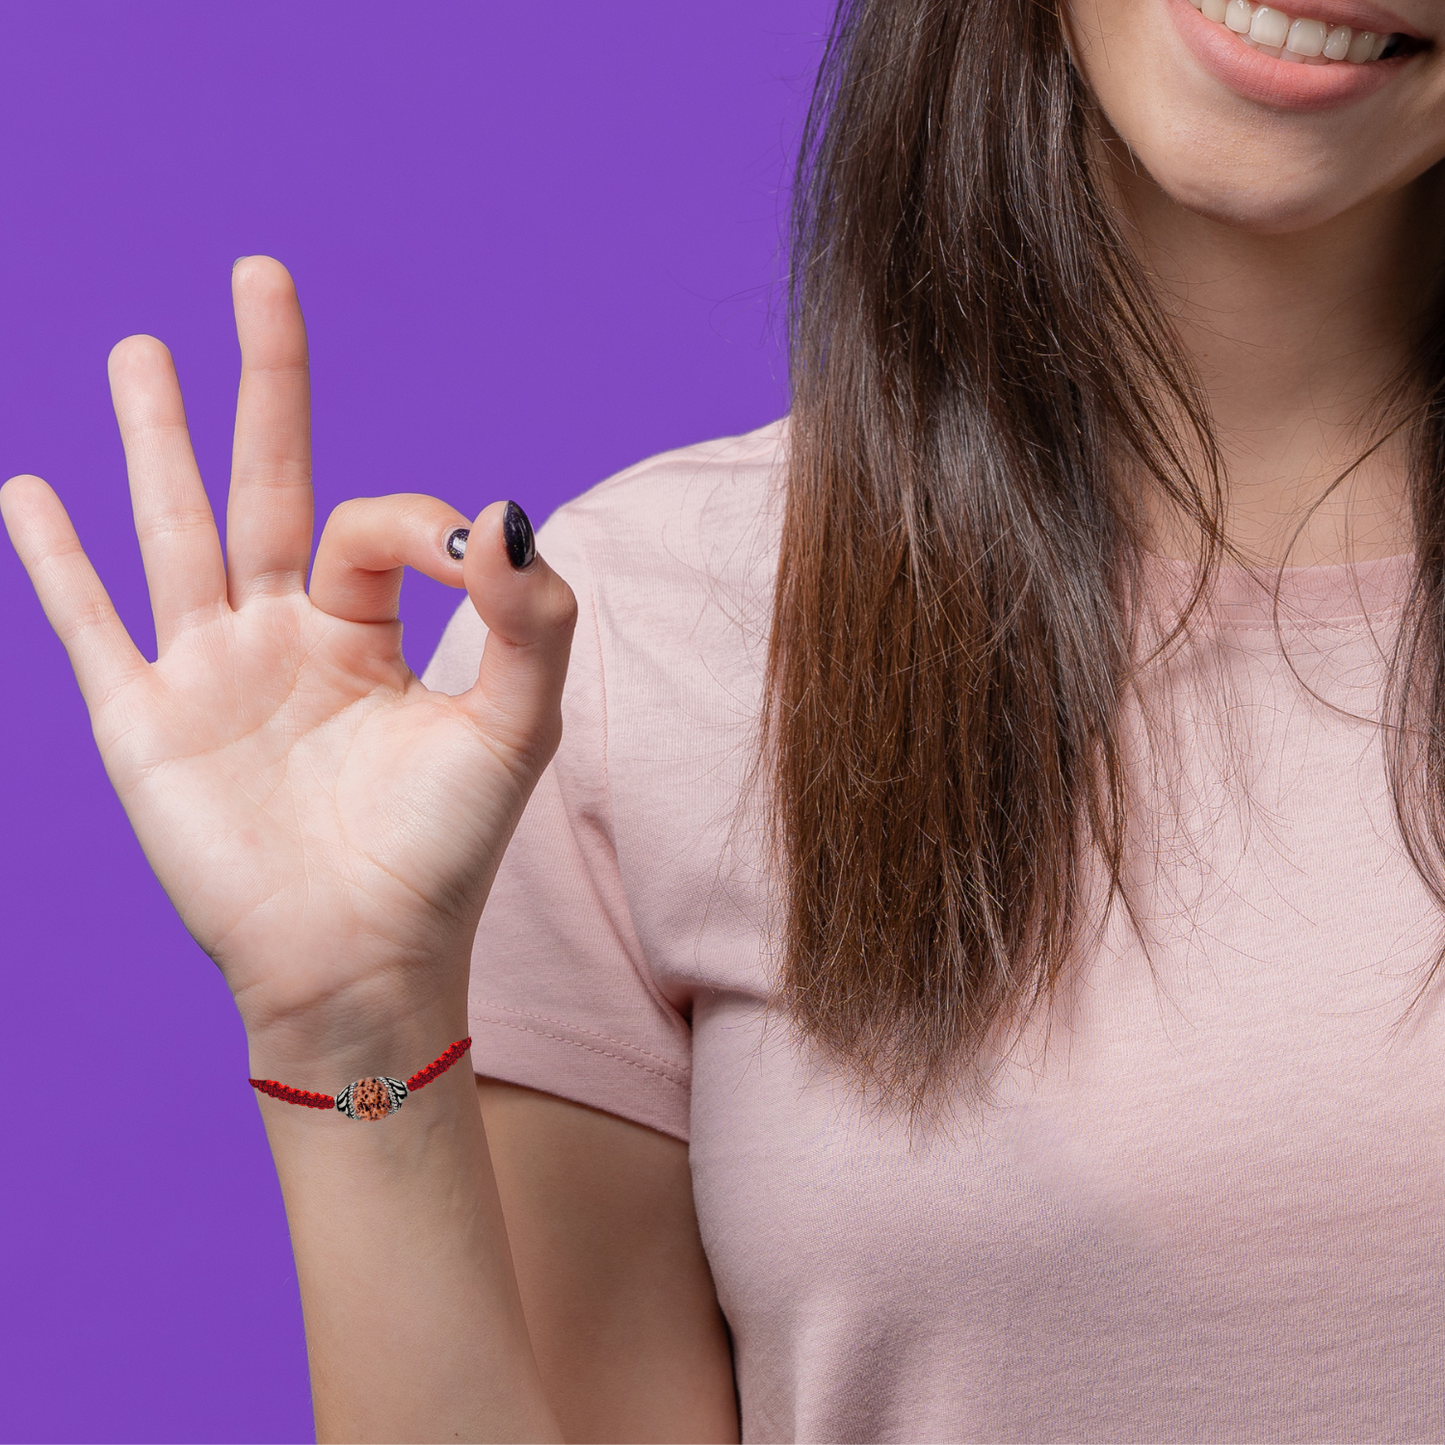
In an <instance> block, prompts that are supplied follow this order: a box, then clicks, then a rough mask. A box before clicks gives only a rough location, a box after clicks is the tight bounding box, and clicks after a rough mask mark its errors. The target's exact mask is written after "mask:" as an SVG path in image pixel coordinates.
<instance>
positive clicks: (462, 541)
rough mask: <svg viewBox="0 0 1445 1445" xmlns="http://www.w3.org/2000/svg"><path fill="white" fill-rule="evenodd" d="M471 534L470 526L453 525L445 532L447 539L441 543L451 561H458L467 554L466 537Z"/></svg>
mask: <svg viewBox="0 0 1445 1445" xmlns="http://www.w3.org/2000/svg"><path fill="white" fill-rule="evenodd" d="M471 535H472V529H471V528H470V527H453V528H452V529H451V531H450V532H448V533H447V539H446V541H445V542H444V543H443V544H442V545H443V546H444V547H445V548H446V549H447V556H448V557H450V558H451V559H452V561H453V562H460V561H461V560H462V558H463V557H465V556H466V555H467V538H468V537H470V536H471Z"/></svg>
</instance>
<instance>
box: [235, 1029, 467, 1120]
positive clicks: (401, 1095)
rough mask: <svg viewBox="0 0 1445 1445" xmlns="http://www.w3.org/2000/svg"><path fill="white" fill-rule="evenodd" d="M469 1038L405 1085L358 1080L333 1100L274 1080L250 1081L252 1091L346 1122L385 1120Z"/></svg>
mask: <svg viewBox="0 0 1445 1445" xmlns="http://www.w3.org/2000/svg"><path fill="white" fill-rule="evenodd" d="M471 1046H472V1041H471V1039H470V1038H465V1039H458V1040H457V1041H456V1043H454V1044H453V1045H452V1046H451V1048H449V1049H448V1050H447V1051H446V1052H445V1053H444V1054H439V1055H438V1056H437V1057H436V1058H435V1059H433V1060H432V1061H431V1063H429V1064H428V1065H427V1066H426V1068H424V1069H418V1070H417V1071H416V1073H414V1074H413V1075H412V1076H411V1078H409V1079H408V1080H407V1081H406V1082H405V1083H403V1082H402V1081H401V1080H400V1079H390V1078H388V1077H387V1076H386V1075H385V1074H380V1075H378V1076H377V1077H376V1078H374V1079H357V1080H356V1082H355V1083H352V1084H348V1085H347V1086H346V1087H345V1088H344V1089H343V1090H342V1091H341V1092H340V1093H339V1094H337V1095H336V1096H335V1098H333V1097H332V1096H331V1095H330V1094H313V1093H312V1092H311V1091H310V1090H309V1089H293V1088H292V1087H291V1085H290V1084H278V1083H277V1082H276V1080H275V1079H252V1080H251V1081H250V1082H251V1087H252V1088H253V1089H255V1090H257V1091H258V1092H259V1093H262V1094H269V1095H270V1096H271V1097H272V1098H273V1099H280V1100H281V1102H282V1103H283V1104H300V1105H301V1106H302V1107H303V1108H306V1109H335V1110H337V1111H338V1112H340V1113H342V1114H345V1115H346V1117H347V1118H348V1119H364V1120H375V1119H385V1118H386V1117H387V1115H388V1114H394V1113H396V1111H397V1110H398V1109H399V1108H401V1106H402V1105H403V1104H404V1103H406V1101H407V1096H408V1095H410V1094H414V1093H415V1092H416V1091H417V1090H418V1089H424V1088H426V1086H427V1085H428V1084H429V1083H431V1081H432V1080H433V1079H437V1078H440V1077H441V1076H442V1075H443V1074H444V1073H446V1071H447V1070H448V1069H449V1068H451V1066H452V1065H453V1064H454V1063H456V1061H457V1060H458V1059H459V1058H461V1056H462V1055H463V1054H464V1053H466V1051H467V1050H468V1049H469V1048H471Z"/></svg>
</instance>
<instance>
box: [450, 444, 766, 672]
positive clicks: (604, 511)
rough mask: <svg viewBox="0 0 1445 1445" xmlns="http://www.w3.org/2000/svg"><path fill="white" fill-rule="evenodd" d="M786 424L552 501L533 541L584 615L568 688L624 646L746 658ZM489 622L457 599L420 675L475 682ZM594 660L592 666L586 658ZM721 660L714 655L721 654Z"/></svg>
mask: <svg viewBox="0 0 1445 1445" xmlns="http://www.w3.org/2000/svg"><path fill="white" fill-rule="evenodd" d="M787 430H788V424H787V421H786V419H784V420H782V421H776V422H773V423H771V424H770V425H768V426H765V427H762V428H760V429H759V430H757V431H754V432H749V433H747V434H746V435H744V436H737V437H723V438H720V439H718V440H716V441H710V442H701V443H699V444H697V445H696V446H690V447H682V448H680V449H679V450H677V451H671V452H664V453H662V454H661V455H660V456H655V457H650V458H649V459H648V460H647V461H644V462H639V463H638V464H637V465H636V466H632V467H629V468H628V469H627V470H626V471H623V472H619V473H618V474H617V475H616V476H614V477H611V478H609V479H608V480H607V481H605V482H599V483H598V484H597V485H596V486H595V487H593V488H591V490H590V491H587V492H584V493H583V494H582V495H581V496H580V497H577V498H575V499H574V500H572V501H570V502H567V503H565V504H564V505H563V506H561V507H559V508H558V509H557V510H556V511H555V512H554V513H553V514H552V516H551V517H550V518H548V520H547V522H546V523H545V525H543V526H542V527H541V528H540V529H539V530H538V536H537V546H538V549H539V550H540V551H541V553H542V555H543V556H544V557H545V558H546V559H547V562H548V564H549V565H550V566H552V567H553V568H554V569H555V570H556V571H557V572H558V573H559V574H560V575H561V576H562V577H563V578H565V579H566V581H567V582H569V583H570V584H571V586H572V589H573V591H574V592H575V593H576V594H577V600H578V604H579V607H580V610H581V616H580V618H579V626H578V636H577V640H576V642H575V643H574V645H573V666H572V670H571V672H570V674H569V692H577V691H580V690H582V689H583V687H584V678H585V675H586V673H587V672H588V670H589V667H593V668H595V667H596V666H600V664H601V662H602V655H603V654H604V653H607V652H613V651H616V650H618V649H621V650H622V651H624V652H627V651H632V652H634V653H635V652H637V651H639V650H641V651H642V652H645V653H651V654H652V655H653V656H654V657H657V656H660V655H662V654H668V653H670V654H671V655H672V657H673V658H674V659H675V660H676V661H678V662H682V663H686V662H688V661H690V660H691V659H693V658H695V657H696V656H697V655H698V649H699V647H700V646H702V645H704V639H703V636H702V634H703V633H704V632H706V633H709V634H710V637H709V641H711V642H712V643H713V644H714V645H716V646H718V647H720V648H721V650H722V651H723V652H724V653H726V654H729V655H731V654H735V653H738V651H739V648H740V647H742V649H743V651H744V652H746V653H747V654H748V658H749V660H748V661H743V660H742V659H741V658H739V662H740V663H741V665H743V666H753V665H754V664H753V662H752V661H751V654H752V652H753V651H755V648H754V647H753V646H752V644H753V643H755V642H756V641H757V640H758V639H759V638H760V637H761V636H762V635H763V634H764V633H765V632H766V627H767V622H766V619H767V618H768V617H769V616H770V615H771V607H772V592H773V580H774V576H775V574H776V571H777V551H778V535H779V532H780V529H781V526H782V516H783V505H784V502H785V482H784V462H785V456H786V449H787ZM485 640H486V629H485V627H484V626H483V625H482V620H481V618H479V617H478V616H477V614H476V611H475V609H474V608H473V607H472V605H471V603H470V601H463V602H462V604H461V606H460V607H459V608H458V609H457V611H456V613H455V614H454V615H453V617H452V620H451V622H450V623H449V624H448V626H447V629H446V632H445V634H444V635H443V637H442V640H441V645H440V646H439V647H438V649H437V651H436V653H435V655H434V656H433V657H432V660H431V664H430V666H429V667H428V668H427V669H426V672H425V674H424V676H423V679H422V680H423V681H424V682H425V683H426V685H427V686H428V687H433V688H439V689H440V690H442V691H444V692H451V693H458V692H463V691H465V690H466V689H467V688H468V687H470V686H471V685H472V683H473V682H475V680H476V669H477V661H478V659H479V658H480V656H481V652H482V646H483V643H484V642H485ZM590 657H595V659H596V661H595V663H592V662H590V661H589V658H590ZM718 661H719V662H721V661H722V659H721V658H719V659H718Z"/></svg>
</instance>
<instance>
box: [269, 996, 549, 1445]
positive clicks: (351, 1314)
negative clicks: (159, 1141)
mask: <svg viewBox="0 0 1445 1445" xmlns="http://www.w3.org/2000/svg"><path fill="white" fill-rule="evenodd" d="M448 1026H452V1027H454V1026H455V1020H448V1021H447V1023H446V1024H439V1025H437V1026H435V1027H431V1028H427V1027H425V1026H424V1025H422V1024H420V1023H418V1021H416V1020H408V1021H407V1022H406V1024H405V1026H404V1028H399V1029H398V1030H397V1031H396V1032H395V1033H394V1034H393V1035H391V1036H390V1037H388V1038H387V1039H386V1040H385V1041H384V1042H383V1041H380V1040H376V1039H372V1040H370V1041H369V1042H368V1044H367V1046H366V1048H365V1049H364V1050H361V1049H358V1050H357V1051H356V1052H355V1053H351V1052H350V1051H348V1055H347V1056H341V1057H337V1056H335V1055H332V1056H330V1057H328V1058H327V1059H326V1060H325V1061H324V1062H316V1061H313V1062H312V1063H311V1064H310V1065H309V1067H308V1069H307V1072H306V1075H305V1077H306V1078H310V1079H318V1080H321V1079H328V1078H334V1080H335V1087H340V1085H342V1084H344V1083H345V1082H347V1081H349V1080H350V1079H352V1078H356V1077H358V1076H366V1075H370V1074H375V1073H378V1072H391V1071H392V1069H389V1068H388V1066H387V1060H389V1059H403V1058H415V1060H416V1064H415V1066H414V1067H419V1066H420V1065H421V1064H423V1063H425V1062H427V1061H428V1059H429V1058H431V1057H434V1056H435V1054H436V1053H437V1052H438V1051H439V1049H440V1048H441V1047H443V1046H445V1044H447V1043H449V1042H451V1040H452V1039H454V1038H455V1037H457V1035H456V1033H454V1032H453V1033H451V1034H449V1035H447V1027H448ZM444 1035H447V1036H446V1037H444ZM378 1049H380V1050H381V1052H382V1054H383V1055H384V1057H381V1058H380V1061H379V1062H378V1053H377V1050H378ZM428 1050H429V1051H430V1052H428ZM363 1052H364V1053H367V1054H369V1055H370V1057H369V1058H368V1059H366V1060H365V1061H363V1060H362V1058H361V1057H359V1056H358V1055H359V1054H361V1053H363ZM253 1062H254V1063H255V1064H257V1065H262V1064H263V1063H264V1062H266V1061H265V1060H264V1058H263V1057H256V1056H255V1055H254V1054H253ZM393 1067H394V1066H393ZM268 1077H282V1075H280V1074H275V1075H268ZM283 1081H284V1082H291V1080H290V1079H283ZM261 1110H262V1114H263V1116H264V1118H265V1121H266V1128H267V1133H268V1135H269V1137H270V1141H271V1148H272V1152H273V1154H274V1156H275V1160H276V1168H277V1172H278V1174H279V1175H280V1179H281V1188H282V1192H283V1194H284V1196H285V1200H286V1212H287V1217H288V1220H289V1222H290V1227H291V1239H292V1246H293V1248H294V1250H295V1253H296V1268H297V1274H298V1277H299V1279H300V1284H301V1301H302V1307H303V1310H304V1312H305V1318H306V1339H307V1349H308V1352H309V1356H310V1363H311V1380H312V1391H313V1399H314V1405H315V1411H316V1425H317V1434H318V1437H319V1438H320V1439H322V1440H453V1439H460V1440H550V1439H560V1434H559V1432H558V1427H557V1424H556V1421H555V1419H554V1417H553V1415H552V1413H551V1411H550V1410H549V1408H548V1406H547V1402H546V1400H545V1399H544V1396H543V1391H542V1386H541V1383H540V1380H539V1378H538V1373H537V1368H536V1364H535V1361H534V1359H533V1354H532V1347H531V1342H530V1340H529V1339H528V1335H527V1329H526V1323H525V1320H524V1318H523V1315H522V1309H521V1304H520V1300H519V1297H518V1293H517V1286H516V1281H515V1278H514V1275H513V1269H512V1260H511V1253H510V1249H509V1246H508V1243H507V1236H506V1231H505V1227H504V1225H503V1222H502V1215H501V1209H500V1206H499V1204H498V1202H497V1191H496V1185H495V1182H494V1180H493V1177H492V1167H491V1160H490V1157H489V1155H488V1151H487V1143H486V1135H485V1132H484V1129H483V1125H482V1120H481V1116H480V1113H479V1111H478V1109H477V1103H476V1095H475V1088H474V1085H473V1082H472V1073H471V1067H470V1060H468V1059H464V1060H462V1062H461V1063H459V1064H458V1065H457V1066H456V1067H454V1068H452V1069H451V1070H449V1071H448V1072H447V1073H445V1074H443V1075H442V1076H441V1077H440V1078H438V1079H436V1080H434V1081H433V1082H431V1083H430V1084H428V1085H427V1087H426V1088H425V1089H424V1090H420V1091H418V1092H417V1093H415V1094H414V1095H412V1096H411V1097H410V1098H409V1099H408V1100H407V1102H406V1104H405V1106H404V1107H403V1109H402V1110H401V1111H400V1112H398V1113H397V1114H395V1115H393V1116H392V1117H391V1118H389V1119H384V1120H382V1121H380V1122H377V1123H359V1122H353V1121H351V1120H349V1119H347V1118H345V1117H344V1116H342V1115H341V1114H339V1113H336V1112H334V1111H330V1112H321V1111H316V1110H312V1109H306V1108H300V1107H297V1106H295V1105H291V1104H286V1103H282V1102H280V1101H277V1100H274V1099H269V1098H265V1097H262V1098H261Z"/></svg>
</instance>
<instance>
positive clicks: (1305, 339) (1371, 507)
mask: <svg viewBox="0 0 1445 1445" xmlns="http://www.w3.org/2000/svg"><path fill="white" fill-rule="evenodd" d="M1284 8H1286V9H1287V10H1289V9H1290V7H1289V6H1285V7H1284ZM1392 9H1393V11H1394V13H1395V14H1396V15H1398V16H1399V18H1400V19H1401V20H1403V21H1404V22H1406V24H1407V25H1408V27H1409V29H1410V30H1411V31H1412V32H1413V33H1415V34H1418V35H1419V36H1420V37H1422V38H1424V39H1425V40H1427V41H1428V42H1430V45H1429V48H1428V49H1427V50H1426V51H1424V52H1423V53H1421V54H1418V55H1415V56H1413V57H1411V58H1410V59H1409V61H1408V62H1407V63H1405V64H1403V65H1402V66H1401V68H1400V73H1399V74H1398V75H1397V76H1396V77H1395V78H1394V79H1393V80H1392V81H1391V82H1390V83H1389V84H1388V85H1386V86H1384V87H1383V88H1382V89H1380V90H1379V91H1377V92H1376V93H1375V94H1374V95H1372V96H1369V97H1367V98H1365V99H1364V100H1361V101H1359V102H1357V103H1355V104H1353V105H1349V106H1345V107H1342V108H1339V109H1335V110H1328V111H1298V110H1285V109H1275V108H1271V107H1269V106H1265V105H1261V104H1258V103H1256V102H1254V101H1250V100H1246V99H1245V98H1243V97H1242V96H1240V95H1238V94H1236V93H1235V92H1234V91H1233V90H1231V89H1230V88H1229V87H1228V86H1226V85H1224V84H1223V83H1221V82H1220V81H1219V80H1217V79H1216V78H1215V77H1214V76H1212V75H1211V74H1209V73H1208V72H1207V71H1206V70H1205V69H1204V68H1203V67H1202V66H1201V65H1200V64H1199V63H1198V62H1197V61H1196V60H1195V58H1194V57H1193V55H1192V54H1191V53H1190V51H1189V49H1188V48H1187V47H1186V46H1185V45H1184V44H1182V43H1181V41H1180V38H1179V34H1178V32H1177V30H1176V28H1175V25H1174V23H1173V21H1172V19H1171V18H1170V15H1169V13H1168V8H1167V0H1072V3H1071V4H1070V5H1069V6H1068V7H1067V10H1066V18H1067V26H1068V32H1069V37H1070V43H1071V47H1072V50H1073V54H1074V58H1075V62H1076V64H1077V65H1078V67H1079V69H1080V70H1081V71H1082V73H1083V75H1084V78H1085V80H1086V82H1087V84H1088V86H1089V89H1090V90H1091V92H1092V93H1093V95H1094V96H1095V98H1096V99H1097V101H1098V103H1099V106H1100V107H1101V109H1102V111H1103V113H1104V116H1105V117H1106V118H1107V125H1108V131H1107V134H1106V135H1105V136H1104V138H1103V141H1102V145H1103V147H1104V152H1105V157H1106V165H1107V171H1108V175H1109V177H1110V179H1111V180H1112V183H1113V185H1114V187H1115V193H1116V196H1117V199H1118V203H1119V206H1120V208H1121V210H1122V211H1123V213H1124V215H1125V217H1126V220H1127V222H1128V227H1129V235H1130V238H1131V240H1132V242H1133V243H1134V245H1135V246H1136V248H1137V250H1138V253H1139V254H1140V256H1141V258H1142V260H1143V261H1144V264H1145V267H1146V269H1147V270H1148V271H1149V272H1150V273H1151V274H1152V276H1153V277H1154V278H1155V280H1156V282H1157V285H1158V290H1159V293H1160V294H1161V296H1162V298H1163V300H1164V303H1165V306H1166V309H1167V310H1168V311H1169V313H1170V315H1171V317H1172V319H1173V320H1174V322H1175V324H1176V326H1177V327H1178V330H1179V334H1180V337H1181V339H1182V341H1183V344H1184V347H1185V350H1186V353H1187V354H1188V355H1189V357H1190V359H1191V360H1192V361H1193V363H1194V365H1195V368H1196V371H1197V374H1198V375H1199V377H1200V379H1201V380H1202V382H1203V384H1204V386H1205V389H1206V391H1207V393H1208V396H1209V401H1210V405H1211V407H1212V410H1213V414H1214V418H1215V421H1216V424H1217V426H1218V429H1219V435H1220V438H1221V441H1222V443H1223V446H1224V452H1225V456H1226V460H1227V463H1228V467H1229V478H1228V481H1229V494H1228V504H1229V518H1228V521H1229V529H1230V533H1231V536H1232V539H1233V540H1234V541H1235V542H1236V543H1237V544H1238V545H1239V546H1240V547H1241V548H1242V549H1243V550H1244V552H1245V553H1246V554H1247V555H1249V556H1251V557H1252V558H1255V559H1258V560H1259V561H1261V562H1267V563H1279V562H1283V561H1288V562H1289V563H1290V564H1293V565H1310V564H1318V563H1329V562H1339V561H1343V560H1346V559H1347V558H1348V557H1355V558H1365V557H1372V556H1390V555H1395V554H1398V553H1402V552H1407V551H1409V550H1410V549H1411V546H1412V542H1411V537H1410V533H1409V526H1408V519H1407V516H1406V512H1405V508H1404V505H1403V499H1404V483H1405V475H1404V460H1405V459H1404V449H1403V446H1402V445H1401V444H1400V443H1399V441H1398V440H1396V441H1393V442H1387V443H1386V444H1385V445H1384V446H1383V447H1382V448H1381V449H1380V451H1379V452H1378V453H1377V455H1376V456H1375V457H1373V458H1372V459H1371V460H1370V461H1369V462H1367V463H1365V464H1364V465H1363V466H1361V467H1360V468H1359V469H1358V471H1357V473H1356V474H1355V475H1354V476H1352V477H1351V478H1350V480H1349V482H1348V483H1347V484H1346V485H1344V486H1341V487H1340V488H1338V489H1337V490H1336V491H1335V492H1334V494H1333V495H1332V496H1331V497H1330V498H1329V499H1328V500H1327V501H1326V502H1325V503H1324V505H1323V506H1321V507H1319V509H1318V510H1317V511H1316V512H1315V513H1314V515H1313V516H1310V517H1308V519H1307V517H1306V514H1307V513H1308V512H1309V509H1310V508H1311V507H1312V506H1313V505H1314V504H1315V503H1317V502H1318V501H1319V499H1320V497H1321V496H1322V495H1323V494H1324V493H1325V491H1326V490H1327V489H1328V487H1329V485H1330V483H1331V482H1332V481H1333V480H1334V479H1335V478H1336V477H1338V476H1339V475H1340V473H1341V472H1342V471H1344V470H1345V468H1347V467H1349V466H1350V464H1351V463H1353V462H1355V461H1356V460H1357V459H1358V458H1359V457H1360V456H1361V455H1362V454H1363V453H1364V452H1366V451H1368V450H1369V449H1370V447H1371V446H1372V445H1374V444H1375V443H1376V442H1377V441H1378V440H1379V439H1380V435H1381V432H1382V431H1386V430H1388V425H1389V418H1388V417H1387V415H1386V414H1385V412H1384V410H1383V408H1382V406H1381V404H1380V396H1381V394H1382V392H1383V391H1384V390H1385V388H1386V387H1387V386H1388V385H1389V383H1390V381H1391V379H1392V378H1393V377H1394V376H1395V374H1396V373H1397V372H1398V369H1399V368H1400V366H1401V365H1402V363H1403V362H1404V360H1405V357H1406V355H1407V352H1408V349H1409V347H1410V346H1411V344H1412V342H1413V340H1414V338H1415V336H1416V335H1417V332H1418V327H1419V323H1420V318H1421V315H1422V312H1423V309H1424V303H1425V302H1426V301H1428V299H1429V298H1430V297H1431V295H1432V294H1434V293H1435V291H1436V290H1437V288H1438V284H1439V253H1438V245H1437V238H1438V236H1439V235H1440V232H1441V224H1442V222H1445V208H1442V188H1441V183H1440V176H1439V175H1438V174H1435V173H1432V168H1433V167H1434V166H1435V165H1436V163H1437V162H1438V161H1440V160H1441V158H1442V157H1445V10H1442V7H1441V6H1439V5H1438V4H1436V3H1433V0H1400V3H1398V4H1394V5H1393V6H1392ZM1290 13H1292V14H1302V15H1308V14H1309V13H1310V12H1309V11H1308V9H1307V8H1306V6H1305V0H1298V9H1297V10H1290ZM1158 527H1159V536H1158V546H1159V549H1160V550H1162V551H1165V552H1174V553H1176V554H1177V555H1181V556H1192V555H1194V552H1193V547H1192V545H1191V539H1190V538H1188V537H1187V536H1183V535H1180V533H1179V532H1178V531H1177V529H1176V527H1175V523H1174V521H1173V519H1171V518H1168V517H1165V516H1162V515H1161V516H1160V517H1159V518H1158ZM1301 528H1302V530H1301Z"/></svg>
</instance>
